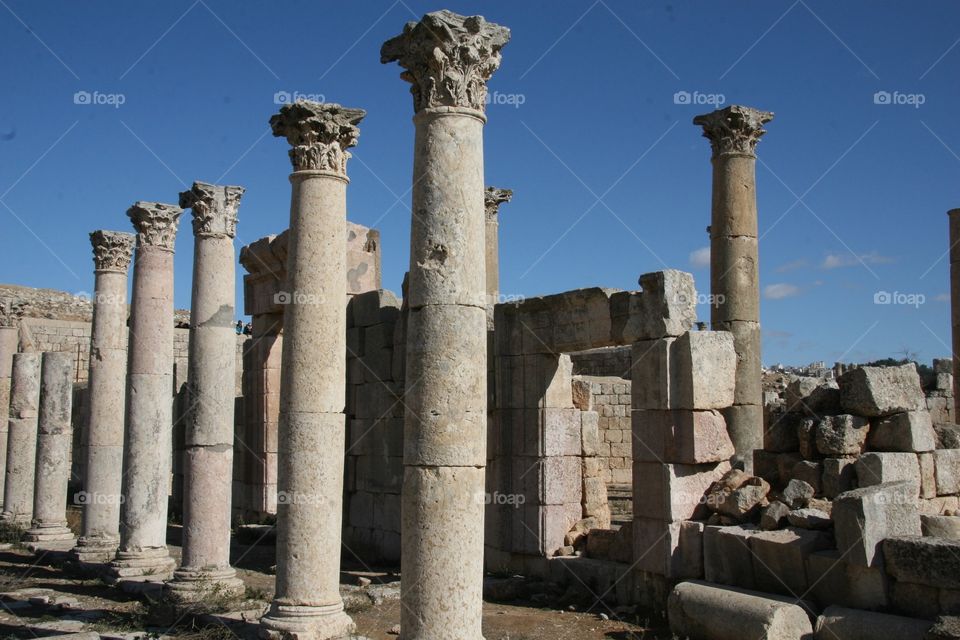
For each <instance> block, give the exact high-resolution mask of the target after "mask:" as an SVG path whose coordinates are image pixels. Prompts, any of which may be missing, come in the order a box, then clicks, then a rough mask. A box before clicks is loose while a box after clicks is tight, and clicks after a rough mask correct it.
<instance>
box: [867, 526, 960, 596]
mask: <svg viewBox="0 0 960 640" xmlns="http://www.w3.org/2000/svg"><path fill="white" fill-rule="evenodd" d="M883 557H884V560H885V562H886V570H887V573H888V574H890V575H891V576H892V577H893V578H895V579H896V580H897V581H898V582H910V583H913V584H922V585H927V586H930V587H934V588H937V589H960V541H957V540H947V539H944V538H933V537H920V536H919V535H913V536H899V537H894V536H891V537H888V538H886V539H885V540H884V541H883Z"/></svg>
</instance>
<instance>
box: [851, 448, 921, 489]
mask: <svg viewBox="0 0 960 640" xmlns="http://www.w3.org/2000/svg"><path fill="white" fill-rule="evenodd" d="M856 468H857V481H858V483H859V484H860V486H861V487H872V486H873V485H876V484H883V483H885V482H899V481H904V482H909V483H910V484H912V485H913V486H914V487H915V489H916V492H917V495H920V463H919V462H918V460H917V454H915V453H893V452H885V453H873V452H871V453H865V454H863V455H862V456H860V458H859V459H858V460H857V465H856Z"/></svg>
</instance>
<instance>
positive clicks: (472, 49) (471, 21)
mask: <svg viewBox="0 0 960 640" xmlns="http://www.w3.org/2000/svg"><path fill="white" fill-rule="evenodd" d="M509 41H510V29H508V28H506V27H503V26H501V25H498V24H494V23H492V22H487V21H486V20H485V19H484V17H483V16H469V17H467V16H461V15H459V14H456V13H453V12H451V11H447V10H443V11H434V12H433V13H428V14H426V15H425V16H423V18H421V19H420V22H408V23H407V24H406V26H404V28H403V33H401V34H400V35H399V36H396V37H395V38H391V39H390V40H387V41H386V42H385V43H383V46H382V47H381V48H380V62H381V63H384V64H386V63H388V62H397V63H399V64H400V66H401V67H403V68H404V69H405V70H404V71H403V73H401V74H400V77H401V78H403V79H404V80H406V81H407V82H409V83H411V84H412V85H413V86H411V87H410V93H412V94H413V110H414V112H419V111H421V110H423V109H430V108H434V107H460V108H467V109H475V110H476V111H479V112H481V113H482V112H483V111H484V108H485V106H486V101H487V80H489V79H490V76H492V75H493V72H494V71H496V70H497V68H498V67H499V66H500V50H501V49H502V48H503V46H504V45H505V44H507V42H509Z"/></svg>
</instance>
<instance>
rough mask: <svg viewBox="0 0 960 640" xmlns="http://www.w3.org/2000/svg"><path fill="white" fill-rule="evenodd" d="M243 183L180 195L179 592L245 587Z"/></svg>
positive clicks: (173, 587) (200, 186)
mask: <svg viewBox="0 0 960 640" xmlns="http://www.w3.org/2000/svg"><path fill="white" fill-rule="evenodd" d="M243 192H244V189H243V187H224V186H219V185H213V184H207V183H205V182H194V183H193V188H192V189H190V190H189V191H184V192H183V193H181V194H180V206H181V207H190V208H191V209H192V210H193V235H194V238H195V240H194V245H193V248H194V250H193V296H192V302H191V307H190V364H189V368H190V371H189V376H188V383H187V384H188V385H189V389H190V391H189V393H188V394H187V395H188V397H189V399H190V409H189V410H188V413H187V420H186V442H185V444H186V447H185V449H184V476H185V483H184V485H185V486H184V497H183V559H182V561H181V563H180V564H181V566H180V568H179V569H177V571H175V572H174V574H173V580H172V581H171V582H168V583H167V588H168V591H169V592H170V594H171V595H173V596H174V597H179V598H183V599H193V598H196V597H203V596H205V595H209V593H210V592H211V591H212V590H214V589H216V590H217V592H219V593H241V592H242V591H243V581H241V580H240V579H239V578H237V572H236V571H235V570H234V569H233V567H231V566H230V515H231V495H232V491H233V432H234V421H233V418H234V404H235V402H234V398H235V396H236V353H237V334H236V330H235V328H234V318H235V314H234V301H235V299H236V284H235V283H236V274H235V267H234V263H236V260H237V258H236V251H235V250H234V247H233V239H234V237H235V236H236V232H237V209H238V208H239V207H240V198H241V197H243Z"/></svg>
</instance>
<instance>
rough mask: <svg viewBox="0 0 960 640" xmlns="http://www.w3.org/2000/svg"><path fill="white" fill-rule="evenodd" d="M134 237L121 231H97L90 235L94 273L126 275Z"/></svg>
mask: <svg viewBox="0 0 960 640" xmlns="http://www.w3.org/2000/svg"><path fill="white" fill-rule="evenodd" d="M135 240H136V236H135V235H133V234H132V233H123V232H121V231H105V230H103V229H98V230H97V231H93V232H91V233H90V244H92V245H93V268H94V270H96V271H117V272H119V273H126V272H127V268H128V267H129V266H130V258H131V257H132V256H133V243H134V241H135Z"/></svg>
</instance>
